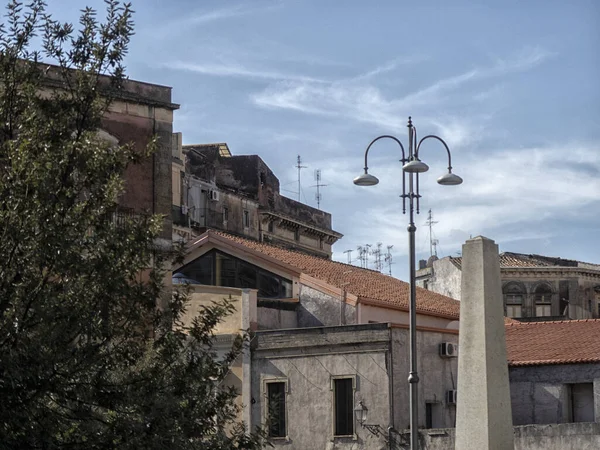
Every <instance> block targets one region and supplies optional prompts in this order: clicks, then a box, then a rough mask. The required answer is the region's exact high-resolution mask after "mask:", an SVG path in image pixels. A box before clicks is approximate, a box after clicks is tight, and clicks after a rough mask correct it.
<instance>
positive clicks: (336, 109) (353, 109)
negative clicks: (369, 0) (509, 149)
mask: <svg viewBox="0 0 600 450" xmlns="http://www.w3.org/2000/svg"><path fill="white" fill-rule="evenodd" d="M551 56H553V54H552V53H550V52H548V51H546V50H543V49H540V48H525V49H524V50H522V51H520V52H518V53H517V54H516V55H514V56H513V57H511V58H507V59H496V60H495V62H494V63H493V64H491V65H489V66H487V67H479V68H475V69H472V70H469V71H467V72H464V73H462V74H459V75H455V76H451V77H449V78H445V79H442V80H439V81H437V82H436V83H433V84H431V85H430V86H427V87H425V88H422V89H419V90H417V91H415V92H412V93H408V94H406V95H404V96H401V97H397V98H386V96H385V95H384V94H383V93H382V91H381V90H380V89H379V88H378V87H376V86H374V85H373V84H371V83H370V82H369V80H370V79H371V78H372V77H373V76H375V75H378V74H381V73H384V72H387V71H390V70H393V69H394V68H396V67H397V65H398V64H399V63H400V61H399V60H394V61H389V62H387V63H386V64H384V65H382V66H380V67H377V68H375V69H373V70H371V71H369V72H366V73H365V74H363V75H360V76H358V77H356V78H353V79H349V80H340V81H333V82H329V83H328V82H323V80H319V81H320V82H319V83H313V82H311V80H289V81H287V82H283V83H275V84H272V85H270V86H268V87H267V88H266V89H264V90H263V91H262V92H259V93H255V94H253V95H252V96H251V99H252V101H253V102H254V103H255V104H256V105H258V106H260V107H263V108H270V109H287V110H292V111H298V112H302V113H306V114H314V115H324V116H337V117H342V118H349V119H352V120H356V121H358V122H365V123H369V124H373V125H377V126H379V127H381V128H390V127H391V128H396V127H397V126H398V125H399V124H398V118H399V117H403V116H404V115H407V113H408V111H411V112H412V113H414V114H415V115H417V113H419V117H420V122H421V123H423V122H426V123H429V124H433V125H436V126H438V128H440V129H444V130H445V131H448V132H449V133H451V135H452V136H451V137H450V139H451V140H452V142H453V143H456V144H458V143H462V142H464V141H465V140H466V137H467V135H469V136H473V135H472V134H471V133H470V131H469V133H467V132H466V129H467V128H468V129H469V130H472V129H473V126H472V125H473V124H471V123H469V122H468V120H465V119H464V118H461V120H460V121H458V120H450V121H449V122H448V121H447V120H446V119H447V118H443V117H438V113H437V110H439V105H440V104H441V103H443V102H444V101H445V100H447V98H446V97H445V96H444V95H445V94H448V93H453V92H454V91H456V90H457V89H458V88H460V87H462V86H463V85H465V84H467V83H469V82H473V81H476V80H483V79H488V78H498V77H502V76H506V75H508V74H511V73H515V72H520V71H525V70H529V69H532V68H534V67H536V66H537V65H539V64H541V63H542V62H544V61H545V60H547V59H548V58H549V57H551ZM408 60H410V58H409V59H408ZM488 91H489V90H488ZM444 122H447V123H444ZM470 139H472V137H471V138H470Z"/></svg>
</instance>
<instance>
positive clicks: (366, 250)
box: [363, 244, 372, 269]
mask: <svg viewBox="0 0 600 450" xmlns="http://www.w3.org/2000/svg"><path fill="white" fill-rule="evenodd" d="M371 247H372V245H371V244H365V246H364V247H363V257H364V259H365V265H364V266H363V267H364V268H365V269H368V268H369V253H371Z"/></svg>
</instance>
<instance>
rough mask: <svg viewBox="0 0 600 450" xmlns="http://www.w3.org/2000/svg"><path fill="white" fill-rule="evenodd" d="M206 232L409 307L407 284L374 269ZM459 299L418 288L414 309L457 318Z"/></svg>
mask: <svg viewBox="0 0 600 450" xmlns="http://www.w3.org/2000/svg"><path fill="white" fill-rule="evenodd" d="M207 233H208V234H209V235H210V234H213V235H217V236H220V237H222V238H225V239H227V240H230V241H232V242H234V243H237V244H241V245H243V246H244V247H247V248H249V249H252V250H255V251H257V252H259V253H263V254H265V255H267V256H270V257H272V258H275V259H277V260H279V261H281V262H283V263H285V264H288V265H290V266H293V267H295V268H297V269H298V270H299V271H300V272H302V273H304V274H306V275H309V276H311V277H314V278H316V279H318V280H322V281H325V282H326V283H328V284H330V285H332V286H335V287H337V288H342V287H345V288H346V291H347V292H349V293H351V294H354V295H356V296H357V297H360V298H361V299H362V300H365V301H368V302H372V303H376V304H381V305H382V306H391V307H395V308H400V309H404V310H408V295H409V293H408V287H409V286H408V283H406V282H405V281H401V280H398V279H397V278H393V277H391V276H388V275H384V274H382V273H379V272H376V271H374V270H369V269H362V268H360V267H356V266H352V265H349V264H344V263H341V262H337V261H332V260H328V259H323V258H318V257H316V256H310V255H306V254H304V253H300V252H295V251H292V250H286V249H283V248H280V247H275V246H273V245H269V244H266V243H262V242H257V241H253V240H249V239H244V238H242V237H238V236H233V235H231V234H227V233H224V232H222V231H216V230H209V231H207ZM459 311H460V302H459V301H457V300H454V299H451V298H449V297H446V296H445V295H441V294H437V293H435V292H432V291H428V290H426V289H422V288H419V287H418V288H417V312H419V313H421V314H427V315H433V316H441V317H447V318H449V319H458V314H459Z"/></svg>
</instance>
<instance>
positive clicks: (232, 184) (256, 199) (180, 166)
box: [172, 135, 342, 258]
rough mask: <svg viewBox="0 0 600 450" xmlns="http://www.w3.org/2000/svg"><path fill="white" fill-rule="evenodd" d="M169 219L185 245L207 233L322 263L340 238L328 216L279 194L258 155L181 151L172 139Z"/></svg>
mask: <svg viewBox="0 0 600 450" xmlns="http://www.w3.org/2000/svg"><path fill="white" fill-rule="evenodd" d="M172 161H173V162H172V174H173V198H172V205H173V207H172V216H173V220H174V222H175V225H176V227H175V231H176V233H177V234H178V235H179V236H182V237H184V238H185V239H190V238H191V237H192V236H195V235H199V234H201V233H202V232H203V231H204V230H206V229H209V228H212V229H217V230H223V231H227V232H229V233H232V234H236V235H239V236H244V237H247V238H250V239H255V240H257V241H260V242H269V243H272V244H274V245H277V246H280V247H284V248H288V249H292V250H297V251H301V252H305V253H309V254H311V255H315V256H320V257H323V258H331V246H332V245H333V244H334V243H335V242H336V241H337V240H338V239H340V238H341V237H342V235H341V234H340V233H338V232H336V231H334V230H333V229H332V225H331V214H329V213H326V212H324V211H321V210H318V209H315V208H312V207H310V206H307V205H305V204H303V203H300V202H297V201H295V200H292V199H290V198H287V197H285V196H283V195H281V194H280V190H279V180H278V179H277V177H276V176H275V174H274V173H273V172H272V171H271V169H270V168H269V167H268V166H267V165H266V164H265V162H264V161H263V160H262V159H261V158H260V157H259V156H257V155H239V156H233V155H232V154H231V152H230V150H229V147H228V146H227V144H224V143H222V144H207V145H186V146H183V145H182V144H181V136H180V135H176V136H175V137H174V145H173V158H172Z"/></svg>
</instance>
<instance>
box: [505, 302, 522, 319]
mask: <svg viewBox="0 0 600 450" xmlns="http://www.w3.org/2000/svg"><path fill="white" fill-rule="evenodd" d="M506 315H507V316H508V317H522V312H521V305H506Z"/></svg>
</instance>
